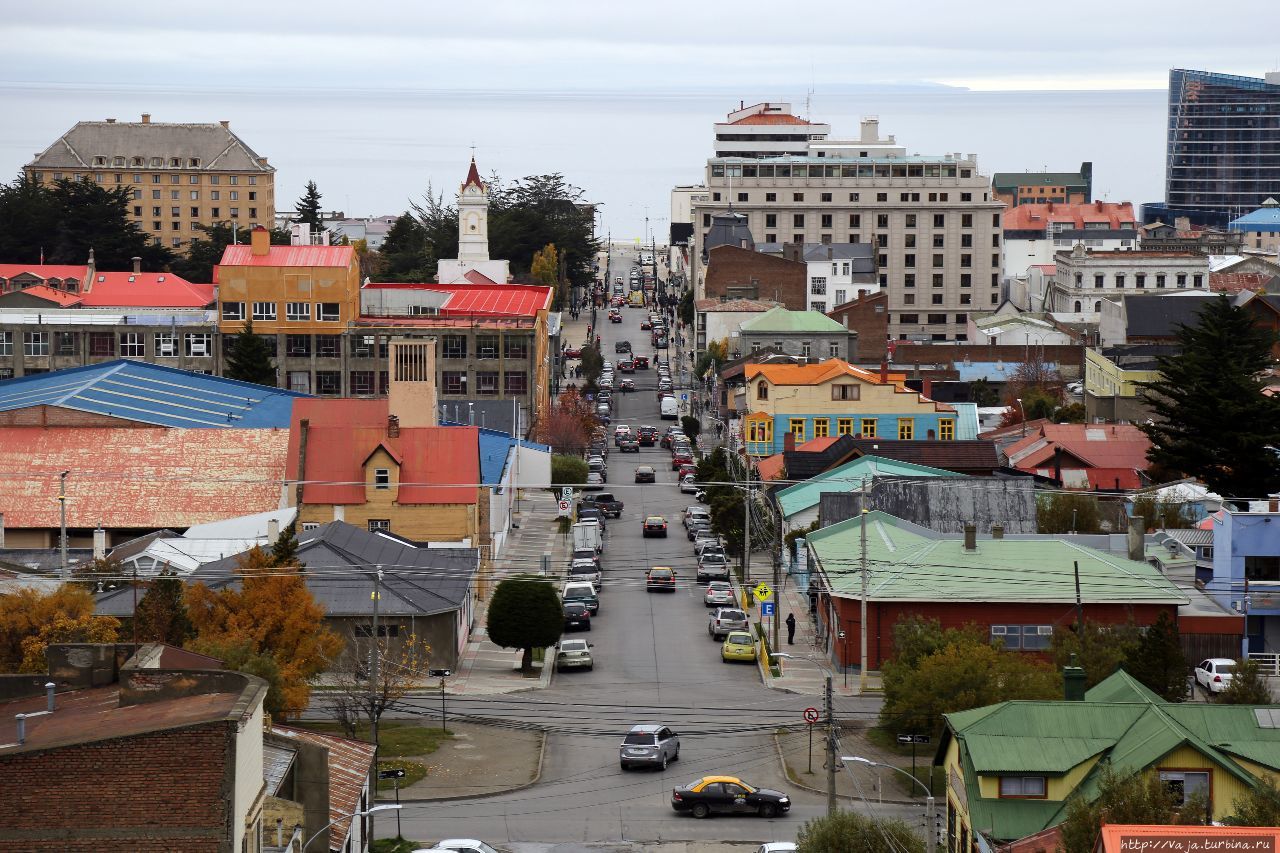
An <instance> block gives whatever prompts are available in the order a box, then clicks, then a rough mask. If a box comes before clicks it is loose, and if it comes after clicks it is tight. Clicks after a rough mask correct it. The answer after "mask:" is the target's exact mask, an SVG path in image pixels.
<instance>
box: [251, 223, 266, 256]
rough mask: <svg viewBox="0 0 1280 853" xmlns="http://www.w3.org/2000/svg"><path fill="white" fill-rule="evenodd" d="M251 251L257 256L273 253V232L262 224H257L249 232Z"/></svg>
mask: <svg viewBox="0 0 1280 853" xmlns="http://www.w3.org/2000/svg"><path fill="white" fill-rule="evenodd" d="M249 244H250V249H249V251H250V253H251V254H252V255H253V256H254V257H257V258H261V257H265V256H267V255H269V254H271V232H270V231H268V230H267V229H265V228H263V227H262V226H261V225H255V226H254V228H253V230H252V231H250V232H249Z"/></svg>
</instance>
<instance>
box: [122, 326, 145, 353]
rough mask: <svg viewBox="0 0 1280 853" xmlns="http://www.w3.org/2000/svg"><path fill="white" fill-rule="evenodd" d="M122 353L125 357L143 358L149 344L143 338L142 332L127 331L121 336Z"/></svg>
mask: <svg viewBox="0 0 1280 853" xmlns="http://www.w3.org/2000/svg"><path fill="white" fill-rule="evenodd" d="M120 354H121V355H122V356H124V357H125V358H142V357H143V356H145V355H146V354H147V345H146V343H145V342H144V341H143V339H142V332H125V333H124V334H122V335H121V336H120Z"/></svg>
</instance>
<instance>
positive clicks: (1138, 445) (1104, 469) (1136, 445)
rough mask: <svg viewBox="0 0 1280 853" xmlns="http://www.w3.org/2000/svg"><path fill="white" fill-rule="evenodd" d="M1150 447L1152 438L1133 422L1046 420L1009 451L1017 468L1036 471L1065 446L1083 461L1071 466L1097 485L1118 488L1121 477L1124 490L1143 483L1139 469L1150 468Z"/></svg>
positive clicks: (1064, 450)
mask: <svg viewBox="0 0 1280 853" xmlns="http://www.w3.org/2000/svg"><path fill="white" fill-rule="evenodd" d="M1150 448H1151V441H1150V439H1148V438H1147V436H1146V435H1145V434H1144V433H1143V432H1142V430H1140V429H1138V428H1137V427H1136V426H1134V425H1133V424H1050V423H1046V424H1042V425H1041V426H1040V428H1039V429H1038V430H1036V431H1034V432H1032V433H1031V434H1030V435H1028V436H1027V437H1026V438H1024V439H1022V440H1021V441H1018V442H1016V443H1014V444H1012V445H1010V446H1009V447H1008V448H1007V449H1006V450H1005V454H1006V455H1007V456H1008V457H1009V461H1010V463H1011V464H1012V465H1013V466H1014V467H1016V468H1018V469H1020V470H1023V471H1034V470H1036V469H1038V468H1043V467H1046V466H1047V465H1052V462H1053V457H1054V454H1055V452H1056V451H1057V450H1058V449H1061V450H1062V451H1063V452H1064V453H1066V454H1069V455H1070V456H1071V457H1074V459H1075V460H1077V461H1078V462H1079V463H1080V464H1079V465H1074V464H1073V465H1071V467H1073V468H1076V467H1082V468H1084V469H1085V470H1086V475H1087V476H1088V477H1089V482H1090V485H1091V486H1093V487H1094V488H1104V489H1114V488H1116V486H1115V479H1116V478H1117V477H1119V478H1120V480H1121V485H1120V488H1122V489H1123V488H1138V486H1140V485H1141V477H1140V476H1139V474H1138V472H1141V471H1145V470H1146V469H1147V466H1148V464H1149V463H1148V461H1147V451H1148V450H1149V449H1150ZM1091 470H1096V471H1097V472H1098V475H1097V477H1095V476H1094V475H1093V474H1091V473H1088V472H1089V471H1091ZM1095 479H1096V480H1097V481H1098V482H1097V483H1096V484H1095V482H1094V481H1095ZM1126 484H1132V485H1126Z"/></svg>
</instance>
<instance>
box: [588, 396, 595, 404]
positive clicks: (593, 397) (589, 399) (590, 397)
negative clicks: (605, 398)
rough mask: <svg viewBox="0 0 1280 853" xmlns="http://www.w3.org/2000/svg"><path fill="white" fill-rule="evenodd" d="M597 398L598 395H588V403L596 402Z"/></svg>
mask: <svg viewBox="0 0 1280 853" xmlns="http://www.w3.org/2000/svg"><path fill="white" fill-rule="evenodd" d="M595 398H596V395H595V394H588V395H587V402H588V403H590V402H591V401H592V400H594V399H595Z"/></svg>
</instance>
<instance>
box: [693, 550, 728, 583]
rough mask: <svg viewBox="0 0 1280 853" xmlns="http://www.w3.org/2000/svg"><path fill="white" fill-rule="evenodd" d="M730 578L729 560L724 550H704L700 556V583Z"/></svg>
mask: <svg viewBox="0 0 1280 853" xmlns="http://www.w3.org/2000/svg"><path fill="white" fill-rule="evenodd" d="M728 579H729V560H728V558H727V557H725V555H724V552H723V551H716V552H714V553H712V552H710V551H705V552H703V554H702V556H700V557H699V558H698V583H705V582H707V581H712V580H717V581H721V580H728Z"/></svg>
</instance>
